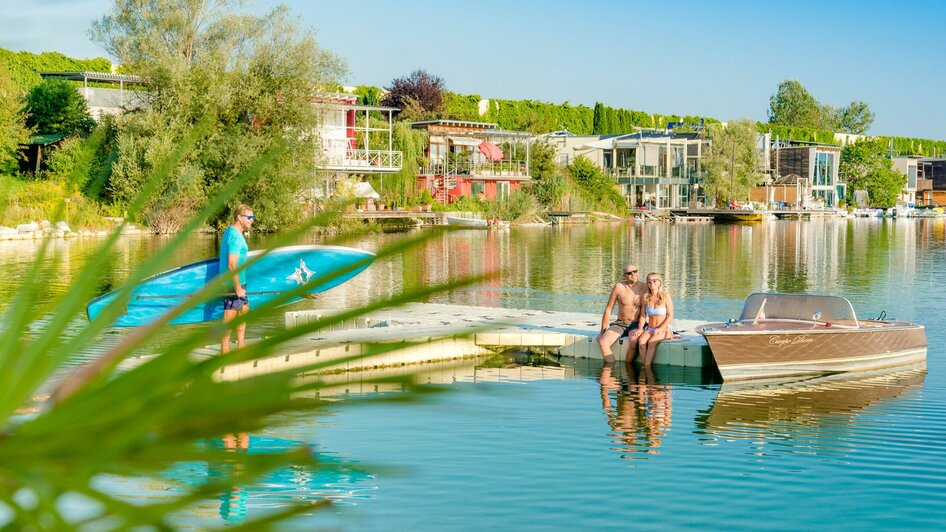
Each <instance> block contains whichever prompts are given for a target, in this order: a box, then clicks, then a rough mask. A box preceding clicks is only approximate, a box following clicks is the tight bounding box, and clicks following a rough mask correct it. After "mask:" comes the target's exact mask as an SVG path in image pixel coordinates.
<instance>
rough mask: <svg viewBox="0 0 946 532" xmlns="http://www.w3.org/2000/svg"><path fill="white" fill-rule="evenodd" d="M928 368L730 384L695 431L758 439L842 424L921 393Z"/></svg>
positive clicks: (725, 387)
mask: <svg viewBox="0 0 946 532" xmlns="http://www.w3.org/2000/svg"><path fill="white" fill-rule="evenodd" d="M925 378H926V366H925V364H918V365H914V366H911V367H909V368H908V369H904V368H896V369H890V368H888V369H885V370H876V371H873V372H865V373H843V374H836V375H827V376H821V377H816V378H803V379H799V378H798V377H795V380H793V381H792V380H788V379H782V380H779V381H767V382H763V381H751V382H737V383H726V384H723V385H722V386H721V387H720V390H719V394H718V395H717V396H716V401H715V402H714V403H713V406H712V407H711V408H710V409H709V410H707V411H705V412H702V413H700V414H699V415H697V417H696V426H697V428H699V429H701V430H705V431H708V432H711V433H715V434H718V435H723V436H725V437H727V438H739V439H752V440H755V439H758V438H760V437H772V436H773V435H785V434H789V435H792V434H797V433H800V432H811V431H817V430H818V428H819V427H821V426H822V425H824V424H826V423H828V422H830V423H833V424H838V423H844V422H845V420H847V419H848V418H854V416H855V415H856V414H859V413H861V412H862V411H863V410H864V409H865V408H867V407H869V406H871V405H872V404H874V403H876V402H878V401H883V400H885V399H892V398H895V397H899V396H901V395H904V394H905V393H907V392H908V391H910V390H911V389H919V388H920V387H921V386H922V385H923V381H924V379H925Z"/></svg>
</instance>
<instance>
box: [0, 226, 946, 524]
mask: <svg viewBox="0 0 946 532" xmlns="http://www.w3.org/2000/svg"><path fill="white" fill-rule="evenodd" d="M405 237H406V236H405V235H404V234H373V235H367V236H357V237H349V238H344V239H341V241H338V240H333V241H332V243H337V244H342V245H351V246H355V247H360V248H363V249H368V250H377V249H380V248H382V247H383V246H385V245H387V244H390V243H393V242H396V241H398V240H400V239H403V238H405ZM268 240H269V238H267V237H265V236H253V237H252V238H251V239H250V247H251V248H259V247H264V246H265V245H266V242H267V241H268ZM323 241H324V239H323V238H322V237H318V236H311V237H308V238H306V239H305V243H322V242H323ZM162 242H164V239H162V238H160V237H150V236H142V237H126V238H123V239H122V241H121V243H120V245H119V248H118V249H117V250H116V252H115V253H114V255H113V257H112V260H111V261H110V262H109V264H107V265H104V267H105V268H106V271H107V272H108V275H107V278H106V281H105V283H104V284H103V286H102V289H103V290H104V289H108V288H112V287H115V286H118V285H120V284H121V282H122V280H123V279H124V278H125V277H126V276H127V275H128V272H129V271H130V270H131V269H132V268H134V266H135V264H137V263H138V262H139V261H140V260H142V258H143V257H145V256H146V255H147V254H149V253H150V252H151V251H153V250H154V249H155V248H156V247H157V246H159V245H161V243H162ZM99 243H100V242H99V241H96V240H89V239H86V240H70V241H56V242H54V243H53V257H54V259H55V261H56V265H55V268H56V272H57V273H58V274H59V275H58V276H55V275H54V276H53V277H52V278H51V281H50V283H49V284H48V285H47V286H46V288H45V290H46V291H47V292H46V293H45V295H44V297H52V296H53V295H56V294H58V293H61V292H62V291H63V290H65V288H66V286H67V285H68V281H69V279H70V275H71V274H72V273H74V272H75V271H76V270H77V268H79V267H80V266H81V265H83V264H84V263H85V262H86V261H87V260H88V258H89V256H90V254H91V253H92V252H93V251H94V248H95V246H96V245H98V244H99ZM38 247H39V245H38V243H36V242H32V241H30V242H16V241H14V242H0V265H2V267H3V269H2V271H3V274H2V278H0V290H5V291H6V292H7V293H11V292H12V291H15V289H16V288H17V286H18V285H19V284H20V283H21V282H22V279H23V276H24V275H26V268H27V265H28V264H29V260H30V259H31V258H32V257H33V256H34V254H35V252H36V250H37V249H38ZM215 254H216V241H215V239H214V238H213V237H211V236H205V235H195V236H193V237H192V242H190V243H189V245H188V246H186V250H183V251H181V252H179V253H178V254H177V255H176V256H175V257H174V258H173V259H172V262H173V263H174V264H180V263H184V262H190V261H193V260H198V259H202V258H207V257H209V256H213V255H215ZM944 254H946V222H944V220H942V219H905V220H882V219H847V220H812V221H773V222H765V223H761V224H754V225H723V224H718V225H717V224H690V225H687V224H676V225H675V224H668V223H660V222H653V223H620V224H598V225H576V226H557V227H523V228H516V227H514V228H512V229H510V230H508V231H477V230H458V231H449V232H438V233H436V234H434V235H433V236H432V237H431V238H430V239H429V240H427V241H426V242H424V243H423V244H421V245H420V246H418V247H416V248H414V249H411V250H409V251H407V252H405V253H403V254H401V255H400V256H398V257H395V258H391V259H386V260H380V261H377V262H376V263H375V264H373V265H372V266H371V267H370V268H369V269H368V270H367V271H366V272H365V273H363V274H362V275H361V276H360V277H359V278H357V279H356V280H355V281H353V282H349V283H348V284H346V285H343V286H341V287H339V288H337V289H335V290H333V291H331V292H328V293H326V294H324V295H323V297H322V298H321V299H320V300H319V301H306V302H302V303H299V304H297V305H295V306H293V307H292V308H293V309H303V308H318V307H340V306H355V305H358V304H361V303H364V302H367V301H370V300H373V299H376V298H379V297H386V296H390V295H393V294H396V293H398V292H400V291H401V290H403V289H411V288H416V287H419V286H424V285H429V284H431V283H435V282H441V281H446V280H449V279H454V278H457V277H461V276H465V275H470V274H478V273H484V272H488V271H498V272H499V275H498V276H497V277H496V278H495V280H492V281H489V282H486V283H483V284H480V285H477V286H473V287H468V288H464V289H461V290H457V291H454V292H452V293H449V294H441V295H437V296H435V297H432V298H430V299H429V300H428V301H430V302H441V303H451V304H463V305H476V306H486V307H511V308H530V309H537V310H562V311H580V312H594V313H600V312H601V310H602V309H603V307H604V303H605V301H606V298H607V294H608V292H609V290H610V287H611V286H612V285H613V283H614V282H616V281H617V280H619V279H620V272H621V270H622V267H623V265H624V264H626V263H627V262H633V263H635V264H637V265H638V267H639V269H640V270H641V272H642V273H644V272H650V271H657V272H660V273H662V274H663V276H664V279H665V286H666V287H667V289H668V290H670V292H671V293H672V294H673V296H674V302H675V307H676V314H677V316H678V317H680V318H685V319H697V320H725V319H728V318H730V317H735V316H738V314H739V311H740V310H741V307H742V302H743V300H744V298H745V297H746V295H747V294H748V293H750V292H753V291H783V292H813V293H829V294H837V295H843V296H845V297H848V298H849V299H850V300H851V302H852V303H853V305H854V308H855V310H856V311H857V312H858V314H859V315H861V316H863V317H874V316H878V315H879V314H880V313H881V312H886V314H887V316H888V317H894V318H897V319H902V320H907V321H915V322H919V323H922V324H924V325H926V327H927V330H926V332H927V337H928V340H929V352H928V362H927V368H926V370H925V371H923V370H912V371H895V372H886V373H881V374H872V375H865V376H859V377H857V378H843V379H834V380H832V379H828V380H825V381H816V382H812V383H804V384H800V385H794V386H786V387H781V388H777V389H771V388H770V389H761V390H760V389H758V388H753V387H751V386H750V387H743V388H740V387H732V386H730V385H720V384H718V379H714V378H712V377H711V376H707V375H703V374H702V373H701V372H699V371H696V372H694V371H692V370H690V371H684V370H682V369H680V368H666V367H664V368H661V367H656V368H655V371H654V372H653V373H641V372H639V371H637V370H636V369H635V368H628V367H625V366H624V365H623V364H620V363H619V364H618V365H616V366H615V367H614V368H605V367H603V366H602V364H601V362H600V361H596V360H585V361H581V360H579V361H576V360H571V359H561V360H558V359H556V358H555V357H547V356H538V355H534V356H529V355H525V354H508V355H505V356H499V357H494V358H491V359H488V360H481V361H457V362H452V363H444V364H440V365H435V367H428V368H417V369H418V371H420V372H421V373H422V374H423V375H426V376H427V377H425V378H428V379H429V381H430V382H431V383H432V384H431V386H439V387H442V388H445V389H446V391H447V392H448V393H441V394H434V395H432V396H430V397H429V398H426V399H424V400H423V401H420V402H416V403H409V404H400V403H384V404H382V403H378V404H370V403H368V404H360V405H358V406H354V407H353V406H351V405H349V404H347V403H346V401H345V400H344V395H343V396H342V400H340V401H338V402H336V403H335V405H334V406H333V407H332V408H331V409H330V412H329V414H323V415H321V416H319V417H314V416H313V417H312V418H310V419H303V420H295V421H293V423H292V424H291V425H290V426H289V427H288V428H280V429H273V430H270V431H267V432H265V433H261V434H252V435H249V436H248V437H247V438H246V440H245V441H244V442H242V444H241V446H243V447H247V448H249V449H250V452H267V451H269V450H278V449H283V448H286V447H287V446H292V445H308V446H311V447H312V449H313V450H314V451H315V452H316V453H318V454H319V457H320V458H321V459H324V460H326V461H329V462H333V463H337V464H350V465H351V469H349V470H345V469H344V468H342V470H341V472H337V473H336V474H333V475H324V474H320V473H319V472H312V471H309V472H307V471H304V470H292V471H278V472H274V473H272V474H270V475H269V476H268V477H267V478H265V479H262V481H261V482H260V483H258V484H256V485H251V486H240V487H236V488H235V489H234V490H233V492H232V493H228V494H223V495H222V496H221V499H219V500H215V501H207V502H206V504H204V505H201V506H200V507H199V508H195V509H194V510H192V511H189V512H187V513H185V514H182V515H180V516H179V522H180V523H181V524H182V525H183V526H197V527H218V526H223V525H226V524H228V523H232V522H239V521H240V520H242V519H244V518H246V516H258V515H261V512H266V511H269V510H270V509H272V508H274V507H278V506H280V505H282V504H285V503H286V501H299V500H321V499H323V498H328V499H331V500H333V501H335V502H336V504H335V505H334V506H333V507H332V508H331V509H329V510H326V511H321V512H316V513H314V514H312V515H309V516H304V517H302V518H300V519H297V520H295V521H292V522H290V523H289V524H290V525H292V526H294V527H299V528H312V527H316V526H318V527H341V528H349V529H354V528H372V529H379V528H385V529H389V528H397V529H407V528H420V529H442V528H449V529H468V528H477V529H482V528H492V527H503V528H516V529H565V528H575V527H582V528H592V527H594V528H629V527H633V528H664V527H672V528H677V527H690V526H700V527H713V528H720V529H725V528H752V529H758V528H774V529H798V528H839V527H840V528H868V527H869V528H898V529H899V528H939V527H941V525H942V523H943V522H946V460H943V458H942V457H943V455H944V453H946V373H944V369H946V367H944V357H943V354H944V353H943V351H944V349H943V346H944V333H943V330H944V325H946V323H944V322H946V317H944V316H946V299H944V297H943V293H942V287H943V286H944V283H946V268H944V265H946V262H944ZM82 324H83V319H82V318H81V317H77V318H76V320H75V322H74V324H73V327H75V328H76V329H78V328H80V327H82ZM280 327H281V320H279V319H271V320H268V321H266V322H264V323H254V324H251V325H250V327H249V329H248V336H255V335H259V334H266V333H267V332H268V331H271V330H276V329H279V328H280ZM116 334H121V332H119V333H116ZM92 356H94V353H90V354H87V355H86V357H85V358H84V359H83V358H80V362H81V361H82V360H87V359H89V358H91V357H92ZM355 380H357V379H355ZM425 382H426V381H425ZM438 383H447V384H438ZM359 391H360V388H359V387H358V386H357V385H353V386H352V389H351V390H350V392H349V394H350V395H355V394H357V393H358V392H359ZM362 467H364V468H365V470H366V472H364V471H362V470H361V468H362ZM208 474H210V471H209V469H208V467H207V464H180V466H179V467H176V468H174V469H173V470H171V471H169V472H168V475H167V477H168V478H171V479H174V480H176V481H178V482H182V483H185V484H187V483H199V482H200V481H201V479H202V478H203V477H205V476H206V475H208ZM150 489H151V490H152V491H153V489H154V488H150ZM152 491H149V488H145V487H142V488H141V489H140V490H137V491H136V490H132V491H131V492H130V493H132V495H129V496H130V497H133V498H135V497H141V498H147V497H151V496H153V495H155V493H153V492H152Z"/></svg>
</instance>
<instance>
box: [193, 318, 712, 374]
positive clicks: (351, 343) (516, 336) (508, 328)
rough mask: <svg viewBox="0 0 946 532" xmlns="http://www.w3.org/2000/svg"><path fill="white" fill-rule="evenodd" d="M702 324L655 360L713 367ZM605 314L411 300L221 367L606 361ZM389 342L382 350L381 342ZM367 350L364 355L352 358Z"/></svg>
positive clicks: (689, 324)
mask: <svg viewBox="0 0 946 532" xmlns="http://www.w3.org/2000/svg"><path fill="white" fill-rule="evenodd" d="M339 312H341V310H337V309H327V310H303V311H291V312H287V313H286V314H285V323H286V327H287V328H291V327H294V326H297V325H302V324H306V323H310V322H313V321H318V320H321V319H323V318H325V317H328V316H333V315H336V314H338V313H339ZM703 323H706V322H702V321H694V320H674V321H673V328H674V331H675V332H676V333H677V336H678V337H677V338H674V339H671V340H666V341H664V342H662V343H661V344H660V345H659V346H658V348H657V353H656V356H655V359H654V364H655V365H661V366H677V367H689V368H712V367H713V365H714V362H713V358H712V355H711V354H710V352H709V347H708V345H707V344H706V341H705V340H704V339H703V337H702V336H700V335H699V334H697V333H696V328H697V327H699V326H700V325H702V324H703ZM600 325H601V315H600V314H596V313H594V314H593V313H581V312H554V311H537V310H526V309H507V308H492V307H471V306H466V305H446V304H434V303H413V304H409V305H405V306H402V307H396V308H390V309H382V310H379V311H377V312H373V313H371V314H368V315H364V316H361V317H358V318H356V319H351V320H347V321H345V322H343V323H336V324H334V325H333V326H331V327H328V328H326V329H322V330H319V331H317V332H314V333H311V334H308V335H305V336H303V337H301V338H298V339H296V340H293V341H291V342H288V343H286V344H284V345H282V346H281V348H280V350H279V354H278V355H273V356H270V357H267V358H264V359H260V360H254V361H249V362H238V363H234V364H231V365H228V366H225V367H223V368H221V369H220V375H219V378H223V379H238V378H242V377H245V376H249V375H255V374H259V373H260V372H261V371H262V372H268V371H283V370H287V369H292V368H293V367H304V366H308V365H311V364H313V363H319V362H323V363H324V362H331V361H333V360H338V361H339V364H338V365H334V366H331V369H329V370H327V372H329V373H339V372H346V371H366V370H371V369H377V368H384V367H396V366H403V365H408V364H421V363H430V362H438V361H447V360H457V359H464V358H473V357H485V356H493V355H496V354H497V353H503V352H510V351H515V352H528V353H542V354H547V355H549V356H552V357H556V358H569V359H597V360H600V359H601V352H600V350H599V348H598V344H597V341H596V337H597V335H598V332H599V329H600ZM385 344H389V345H392V346H393V347H392V349H391V350H389V351H387V352H384V353H381V354H370V353H371V352H372V351H371V350H372V349H376V346H384V345H385ZM627 348H628V342H627V340H626V339H624V340H618V341H616V342H615V344H614V346H613V347H612V350H613V352H614V353H615V356H616V358H617V359H618V360H623V359H624V358H625V356H626V352H627ZM361 354H366V355H369V356H365V357H363V358H356V359H354V360H350V358H351V357H353V356H357V355H361ZM196 355H197V356H219V347H217V346H208V347H205V348H203V349H201V350H199V351H198V352H197V353H196Z"/></svg>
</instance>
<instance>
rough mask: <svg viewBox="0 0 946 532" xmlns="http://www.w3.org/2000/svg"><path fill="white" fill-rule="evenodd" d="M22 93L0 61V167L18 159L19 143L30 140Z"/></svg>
mask: <svg viewBox="0 0 946 532" xmlns="http://www.w3.org/2000/svg"><path fill="white" fill-rule="evenodd" d="M24 119H25V117H24V115H23V111H22V108H21V100H20V93H19V91H18V90H17V88H16V84H15V83H14V82H13V79H12V78H11V77H10V75H9V72H8V71H7V68H6V65H5V64H3V63H0V169H3V168H4V167H6V166H7V164H9V163H10V162H12V161H13V160H15V159H16V155H17V151H18V150H19V145H20V144H22V143H25V142H27V141H29V137H30V132H29V129H28V128H27V127H26V125H25V120H24Z"/></svg>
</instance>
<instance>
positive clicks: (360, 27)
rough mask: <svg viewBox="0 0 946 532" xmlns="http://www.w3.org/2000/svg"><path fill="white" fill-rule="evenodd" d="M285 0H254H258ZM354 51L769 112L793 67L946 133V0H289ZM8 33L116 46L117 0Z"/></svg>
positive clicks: (531, 90)
mask: <svg viewBox="0 0 946 532" xmlns="http://www.w3.org/2000/svg"><path fill="white" fill-rule="evenodd" d="M275 3H277V2H276V1H275V0H249V2H248V5H249V6H251V7H253V6H255V8H256V9H258V10H262V9H265V6H268V5H273V4H275ZM283 3H285V4H287V5H288V6H289V7H290V9H291V10H292V11H293V12H294V13H296V14H298V15H299V20H300V23H301V24H302V25H303V26H305V27H307V28H311V29H313V30H314V31H315V33H316V37H317V39H318V41H319V43H320V44H321V45H322V46H323V47H325V48H327V49H329V50H332V51H334V52H335V53H337V54H338V55H340V56H342V57H344V58H345V59H347V61H348V65H349V70H350V76H349V78H348V79H347V80H343V82H344V83H345V84H349V85H361V84H364V85H377V86H385V85H388V84H389V83H390V81H391V80H392V79H394V78H396V77H399V76H404V75H406V74H408V73H410V72H411V71H412V70H415V69H418V68H420V69H425V70H427V71H428V72H430V73H432V74H436V75H438V76H440V77H442V78H444V80H445V81H446V84H447V88H449V89H450V90H452V91H455V92H459V93H464V94H479V95H481V96H483V97H485V98H510V99H526V98H528V99H536V100H542V101H547V102H554V103H561V102H564V101H568V102H570V103H572V104H585V105H588V106H593V105H594V103H595V102H596V101H600V102H603V103H605V104H607V105H610V106H613V107H624V108H629V109H636V110H640V111H646V112H649V113H661V114H681V115H683V114H700V115H706V116H712V117H715V118H719V119H721V120H730V119H734V118H741V117H748V118H753V119H756V120H761V121H765V120H766V111H767V110H768V104H769V97H770V96H771V95H772V94H773V93H774V92H775V89H776V87H777V86H778V84H779V82H780V81H782V80H784V79H786V78H794V79H798V80H800V81H801V82H802V84H803V85H804V86H805V87H806V88H808V90H809V91H810V92H811V93H812V94H813V95H814V96H815V97H816V98H818V100H820V101H821V102H823V103H828V104H831V105H834V106H836V107H840V106H843V105H847V104H848V103H849V102H850V101H851V100H864V101H866V102H867V103H868V104H870V107H871V109H872V110H873V111H874V113H875V114H876V120H875V121H874V126H873V128H872V129H871V131H870V133H872V134H875V135H900V136H914V137H925V138H934V139H942V140H946V101H944V100H946V96H944V95H946V69H944V68H943V66H942V61H943V58H944V57H946V32H943V31H941V28H940V26H941V25H942V22H943V21H944V20H946V1H942V0H939V1H934V0H929V1H910V0H904V1H903V2H893V1H889V2H880V1H875V0H860V1H835V0H823V1H808V0H796V1H795V2H764V1H730V2H713V1H706V0H703V1H690V0H675V1H673V0H671V1H668V2H657V1H654V0H649V1H637V0H629V1H607V0H585V1H584V2H576V1H567V2H566V1H559V0H544V1H533V0H527V1H515V0H506V1H498V0H480V1H479V2H463V1H457V2H454V1H449V0H448V1H444V0H438V1H436V2H434V1H427V0H420V1H410V2H403V1H381V0H361V1H357V2H340V1H338V0H332V1H325V0H284V1H283ZM0 5H2V9H0V47H3V48H8V49H12V50H28V51H31V52H41V51H59V52H62V53H64V54H66V55H70V56H75V57H95V56H102V55H104V53H103V52H102V51H101V50H100V49H98V48H97V47H96V46H95V45H94V44H92V43H91V42H90V41H89V39H88V36H87V29H88V27H89V24H90V22H91V21H92V20H94V19H97V18H99V17H101V16H102V15H103V14H104V13H105V12H106V11H107V10H108V8H109V7H110V6H111V5H112V2H111V0H0Z"/></svg>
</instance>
